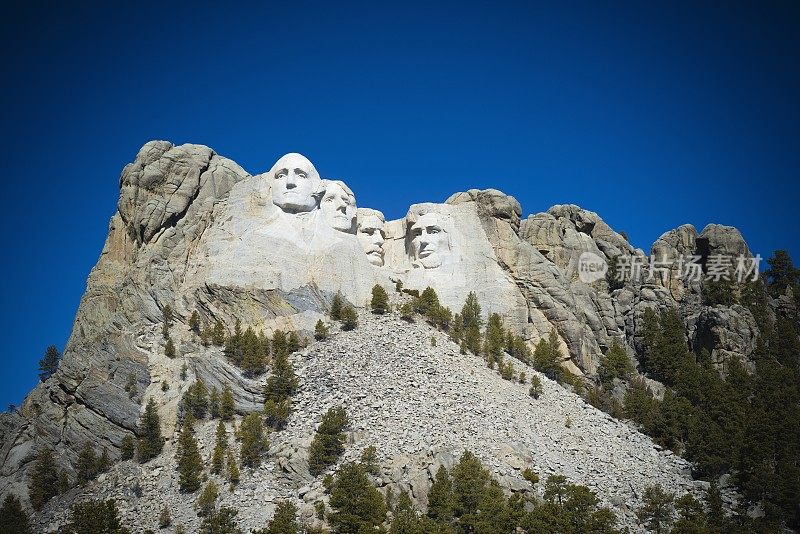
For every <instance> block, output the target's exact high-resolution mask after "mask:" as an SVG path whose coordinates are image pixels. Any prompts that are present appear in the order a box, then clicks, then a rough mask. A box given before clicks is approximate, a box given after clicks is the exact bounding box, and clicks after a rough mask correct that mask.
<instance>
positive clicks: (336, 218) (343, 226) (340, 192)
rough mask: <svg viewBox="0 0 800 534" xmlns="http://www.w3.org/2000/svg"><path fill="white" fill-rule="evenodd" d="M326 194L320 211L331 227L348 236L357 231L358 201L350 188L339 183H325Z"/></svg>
mask: <svg viewBox="0 0 800 534" xmlns="http://www.w3.org/2000/svg"><path fill="white" fill-rule="evenodd" d="M324 186H325V194H324V195H323V196H322V201H321V202H320V209H321V210H322V214H323V216H324V217H325V220H326V221H328V224H330V225H331V227H333V228H334V229H336V230H339V231H340V232H347V233H348V234H352V233H355V231H356V224H355V223H356V199H355V197H354V196H353V193H352V191H350V188H348V187H347V186H345V185H344V184H342V183H339V182H337V181H328V180H326V181H325V182H324Z"/></svg>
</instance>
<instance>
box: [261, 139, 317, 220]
mask: <svg viewBox="0 0 800 534" xmlns="http://www.w3.org/2000/svg"><path fill="white" fill-rule="evenodd" d="M270 174H271V175H272V179H273V180H272V202H273V204H275V205H276V206H278V207H279V208H281V209H282V210H283V211H285V212H287V213H302V212H306V211H311V210H313V209H314V208H315V207H316V206H317V199H316V198H315V197H314V192H315V191H316V190H317V189H318V187H319V185H320V182H321V180H320V178H319V173H317V170H316V169H315V168H314V165H312V164H311V162H310V161H309V160H308V159H307V158H306V157H305V156H303V155H301V154H294V153H292V154H286V155H285V156H283V157H282V158H281V159H279V160H278V161H277V163H275V165H274V166H273V167H272V170H271V171H270Z"/></svg>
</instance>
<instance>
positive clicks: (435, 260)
mask: <svg viewBox="0 0 800 534" xmlns="http://www.w3.org/2000/svg"><path fill="white" fill-rule="evenodd" d="M418 261H419V263H420V265H422V266H423V267H425V268H426V269H435V268H437V267H439V266H441V265H442V258H440V257H439V255H438V254H436V253H435V252H431V253H429V254H428V255H427V256H425V257H424V258H420V259H419V260H418Z"/></svg>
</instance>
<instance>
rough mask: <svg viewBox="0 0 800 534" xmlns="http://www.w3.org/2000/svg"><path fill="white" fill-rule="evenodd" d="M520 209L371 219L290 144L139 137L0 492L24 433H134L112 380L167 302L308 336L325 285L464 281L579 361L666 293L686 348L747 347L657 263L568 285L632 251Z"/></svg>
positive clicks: (592, 220)
mask: <svg viewBox="0 0 800 534" xmlns="http://www.w3.org/2000/svg"><path fill="white" fill-rule="evenodd" d="M521 216H522V208H521V206H520V204H519V203H518V202H517V201H516V200H515V199H514V198H513V197H511V196H508V195H506V194H504V193H502V192H500V191H497V190H493V189H489V190H482V191H479V190H475V189H470V190H468V191H465V192H460V193H455V194H454V195H452V196H451V197H450V198H448V199H447V200H446V201H445V202H443V203H420V204H414V205H412V206H410V207H409V209H408V210H407V212H406V214H405V215H404V216H403V217H401V218H399V219H395V220H387V219H386V218H385V217H384V215H383V214H382V213H381V212H380V211H377V210H374V209H369V208H364V207H361V208H358V207H357V197H356V195H355V194H354V193H353V191H352V190H351V189H350V188H349V187H348V186H347V185H346V184H345V183H344V182H343V181H337V180H329V179H324V178H322V176H320V173H319V172H318V171H317V169H315V167H314V165H313V164H312V163H311V162H310V161H309V160H308V159H307V158H306V157H304V156H302V155H300V154H294V153H293V154H287V155H285V156H283V157H281V158H279V159H278V160H277V162H276V163H275V165H273V166H272V168H271V169H270V170H269V171H267V172H265V173H261V174H250V173H248V172H246V171H245V170H244V169H242V168H241V167H240V166H239V165H238V164H236V163H235V162H234V161H232V160H230V159H227V158H225V157H222V156H220V155H218V154H216V153H215V152H214V151H213V150H211V149H210V148H208V147H205V146H202V145H193V144H186V145H180V146H175V145H172V144H171V143H168V142H165V141H151V142H149V143H146V144H145V145H144V146H143V147H142V148H141V150H140V151H139V153H138V154H137V156H136V158H135V160H134V161H133V162H132V163H130V164H128V165H127V166H126V167H125V168H124V170H123V172H122V176H121V177H120V197H119V201H118V203H117V209H116V212H115V213H114V214H113V216H112V217H111V220H110V223H109V233H108V237H107V239H106V242H105V245H104V247H103V251H102V254H101V255H100V258H99V260H98V262H97V265H96V266H95V267H94V269H93V270H92V272H91V274H90V276H89V280H88V283H87V288H86V292H85V293H84V296H83V298H82V300H81V304H80V308H79V310H78V313H77V315H76V318H75V324H74V327H73V330H72V334H71V336H70V338H69V341H68V343H67V345H66V347H65V350H64V357H63V359H62V362H61V365H60V367H59V369H58V371H57V372H56V373H55V374H54V375H53V377H51V378H50V379H49V380H48V381H46V382H43V383H41V384H39V385H38V386H37V387H36V388H35V389H34V390H33V391H32V392H31V393H30V395H28V397H27V398H26V400H25V402H24V403H23V405H22V406H21V407H20V410H19V411H18V412H15V413H13V414H7V415H6V417H5V419H4V422H3V426H2V431H3V435H2V436H0V437H2V442H1V443H0V445H2V450H0V456H2V458H4V460H3V462H2V465H0V490H1V491H9V490H10V489H11V488H14V487H19V488H24V486H25V476H24V471H25V466H26V465H27V463H26V461H27V458H28V457H29V455H30V454H31V453H32V451H35V450H37V449H38V448H39V447H41V446H51V447H55V446H56V445H58V447H59V450H60V451H61V452H60V453H59V454H60V455H61V456H60V458H63V459H64V460H65V461H67V462H69V463H72V464H74V462H75V461H76V460H77V456H78V454H79V451H80V447H81V446H83V444H85V443H101V442H102V443H107V444H110V445H111V446H112V447H113V448H114V450H115V451H116V450H118V449H119V447H120V445H121V441H122V439H123V438H124V437H125V436H126V435H130V433H131V432H135V430H136V428H137V424H138V419H139V415H140V410H141V406H142V401H143V397H142V396H141V395H140V396H129V395H128V393H126V391H128V389H130V388H131V387H132V386H131V383H133V384H134V386H135V389H136V390H138V391H139V392H144V391H147V390H148V388H151V387H153V384H156V386H157V383H158V380H157V376H158V372H159V371H158V369H157V368H154V367H153V365H152V362H151V361H150V354H151V353H152V352H153V347H152V346H150V345H147V344H143V343H144V342H143V341H142V340H143V339H146V338H147V335H150V334H152V335H153V336H155V338H158V339H160V337H159V333H158V332H159V329H160V322H161V320H162V310H163V309H164V307H165V306H166V305H169V306H170V307H171V308H172V309H173V310H174V313H175V316H176V317H177V318H180V319H181V320H184V321H185V320H187V318H188V317H189V316H190V315H191V314H192V313H193V312H197V313H198V314H199V316H200V320H201V322H202V323H204V324H214V322H215V321H217V320H219V321H221V322H222V323H223V324H225V325H228V326H229V327H231V328H232V325H234V324H236V322H237V320H240V321H241V324H242V327H243V328H247V327H248V326H252V327H253V328H255V329H257V330H261V329H263V330H264V331H265V332H266V333H267V334H269V333H271V331H273V330H275V329H278V328H281V329H284V330H286V329H291V330H299V331H305V333H307V334H311V332H313V328H314V324H315V323H316V321H317V320H319V319H320V318H323V317H324V315H325V314H326V312H327V310H328V309H329V306H330V302H331V299H332V298H333V296H334V295H335V294H336V293H337V292H338V293H341V295H342V297H343V298H344V299H345V300H347V301H348V302H350V303H351V304H353V305H355V306H358V307H364V306H366V305H367V303H368V301H369V298H370V293H371V289H372V287H373V286H374V285H375V284H381V285H383V286H384V287H386V288H387V289H388V290H390V291H393V290H394V289H393V286H394V285H395V283H396V282H402V283H403V285H404V287H406V288H409V289H417V290H420V291H421V290H424V289H425V288H426V287H428V286H431V287H433V288H434V289H435V290H436V292H437V294H438V295H439V299H440V302H441V303H442V304H443V305H445V306H448V307H450V308H451V310H453V311H454V312H457V311H459V310H460V309H461V306H462V304H463V303H464V300H465V298H466V296H467V294H468V293H469V292H475V293H476V295H477V297H478V300H479V302H480V304H481V308H482V312H483V315H484V318H485V317H486V316H487V315H488V314H489V313H498V314H500V315H501V316H502V317H503V319H504V322H505V326H506V327H507V328H509V329H510V330H512V331H513V332H514V333H516V334H518V335H521V336H523V337H524V338H525V339H526V340H527V342H528V343H530V344H531V346H533V345H534V344H535V343H536V342H537V341H538V340H539V339H541V338H546V337H547V336H548V335H549V334H550V333H551V332H552V331H555V333H556V334H557V335H558V338H559V340H560V349H561V351H562V354H563V365H564V366H566V367H567V368H568V369H569V370H570V371H571V372H573V373H576V374H585V375H588V376H593V375H595V373H596V370H597V365H598V362H599V358H600V356H601V355H602V354H603V352H604V351H606V350H607V349H608V348H609V347H610V346H611V344H612V342H613V341H614V340H622V341H623V342H625V343H626V346H627V347H628V348H629V350H630V352H631V353H632V352H633V351H632V347H633V346H636V345H637V344H638V343H640V339H641V331H642V328H641V325H642V316H643V314H644V310H645V309H647V308H656V309H658V308H665V307H680V308H681V311H682V313H683V315H684V317H685V318H686V325H687V336H688V342H689V344H690V345H691V347H692V348H693V349H694V348H698V347H701V346H711V347H712V348H713V347H715V346H716V345H720V344H719V343H716V342H715V340H724V343H723V344H721V345H720V346H723V347H724V351H723V350H718V349H714V350H713V352H712V359H714V361H715V362H716V361H721V360H722V359H725V358H740V359H741V358H746V357H747V356H749V354H750V353H751V352H752V351H753V347H754V346H755V341H754V340H755V338H756V335H757V332H756V329H755V326H754V324H755V323H754V320H753V317H752V315H751V314H750V313H749V311H747V310H746V309H744V308H742V307H741V306H738V307H729V308H726V309H724V310H723V309H718V308H719V307H717V308H714V310H715V312H716V313H717V315H719V314H723V313H725V314H728V315H735V316H736V318H737V320H736V321H728V322H726V323H724V324H722V323H721V322H720V321H712V320H710V319H709V318H708V317H707V316H708V313H707V312H704V308H703V307H702V305H701V296H700V293H699V289H698V288H697V287H695V286H692V285H687V286H679V287H678V286H674V284H673V285H670V284H672V282H670V280H666V281H664V280H662V279H661V278H660V277H653V278H652V279H650V280H648V278H647V277H644V278H643V279H642V281H639V282H626V283H625V284H624V285H623V287H621V288H616V289H612V288H610V287H609V286H608V284H606V283H605V281H604V280H601V281H598V282H596V283H593V284H585V283H582V282H581V281H580V280H579V279H578V275H577V272H576V268H575V264H576V261H577V258H578V257H579V256H580V254H581V253H583V252H587V251H588V252H592V253H594V254H596V255H598V256H599V257H601V258H604V259H606V260H609V261H610V260H611V259H612V258H614V257H616V256H618V255H620V254H627V255H634V256H639V257H643V256H645V253H644V252H643V251H641V250H638V249H634V247H632V246H631V245H630V244H629V243H628V241H627V239H626V238H625V237H623V236H622V235H620V234H619V233H617V232H615V231H614V230H613V229H611V228H610V227H609V226H608V225H607V224H605V222H603V220H602V219H601V218H600V217H599V216H598V215H597V214H595V213H593V212H590V211H587V210H584V209H581V208H579V207H578V206H573V205H557V206H553V207H551V208H550V209H549V210H547V211H546V212H542V213H536V214H534V215H531V216H528V217H527V218H526V219H522V217H521ZM653 247H654V250H658V251H661V252H663V253H665V254H669V255H672V256H677V255H678V254H679V253H683V252H688V253H695V254H698V255H706V256H707V255H710V254H716V253H725V252H729V251H737V250H745V251H746V250H749V249H747V245H746V244H745V243H744V240H743V239H742V237H741V235H740V234H739V232H738V231H737V230H736V229H735V228H730V227H723V226H719V225H709V226H708V227H707V228H706V229H704V230H703V231H702V232H700V233H698V232H696V231H695V229H694V228H693V227H691V226H690V225H684V226H681V227H679V228H677V229H675V230H672V231H670V232H667V233H665V234H664V235H663V236H662V237H661V238H660V239H659V240H658V241H657V242H656V243H655V244H654V245H653ZM704 313H705V315H704ZM728 324H734V325H737V326H736V327H735V329H733V327H731V328H728V327H727V326H725V325H728ZM148 333H150V334H148ZM178 349H179V350H180V351H181V352H183V353H186V352H189V351H191V350H192V349H191V347H189V346H187V347H182V346H179V347H178ZM187 357H188V356H187ZM191 361H192V366H193V372H194V373H195V374H196V375H197V376H198V377H204V378H205V379H207V381H208V384H209V385H214V384H217V385H219V378H218V376H219V375H220V374H221V373H222V374H224V370H223V369H220V368H215V367H213V366H214V365H219V364H218V362H216V363H215V362H214V361H211V360H209V359H208V358H204V357H202V355H197V356H196V357H195V356H191ZM154 380H155V381H154ZM232 383H233V385H234V391H233V395H234V397H235V400H236V405H237V409H241V410H245V411H246V410H256V409H260V405H259V404H258V402H256V400H255V399H257V398H258V395H259V391H260V389H259V388H258V387H257V386H253V385H249V384H248V382H246V381H244V382H239V381H233V382H232ZM126 388H127V389H126ZM248 388H249V389H248ZM21 491H24V490H21Z"/></svg>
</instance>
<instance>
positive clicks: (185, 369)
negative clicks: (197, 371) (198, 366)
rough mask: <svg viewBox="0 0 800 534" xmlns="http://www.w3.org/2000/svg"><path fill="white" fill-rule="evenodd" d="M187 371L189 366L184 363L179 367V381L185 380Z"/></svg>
mask: <svg viewBox="0 0 800 534" xmlns="http://www.w3.org/2000/svg"><path fill="white" fill-rule="evenodd" d="M188 370H189V366H188V365H186V364H185V363H184V364H183V365H181V380H186V373H187V371H188Z"/></svg>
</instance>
